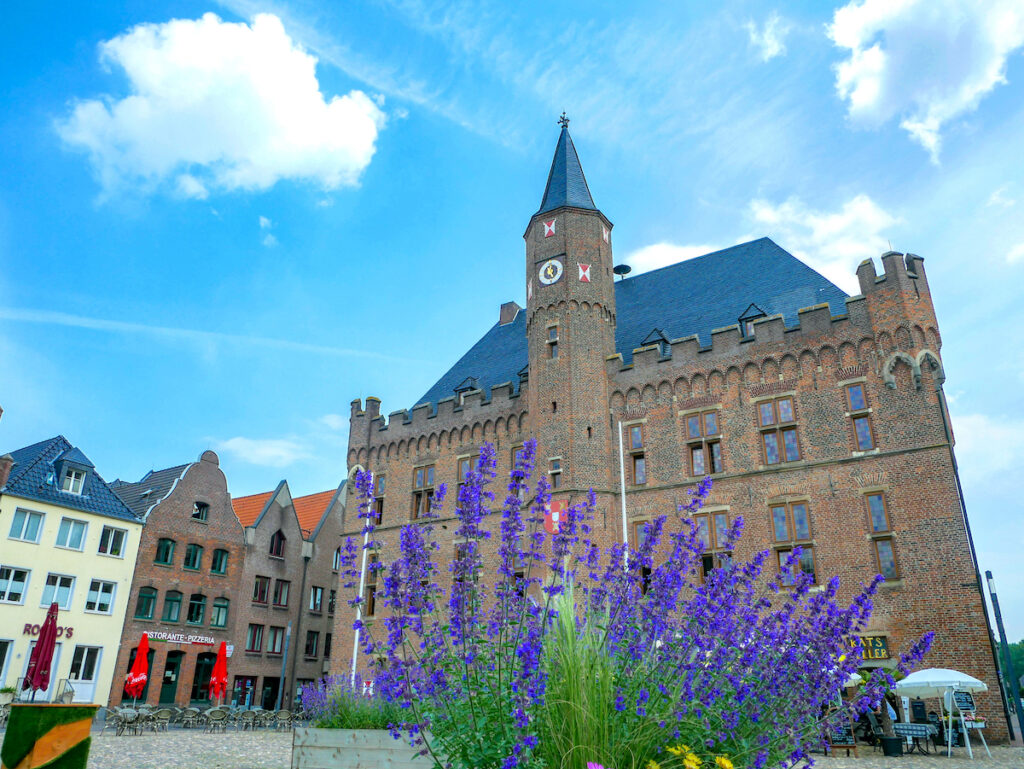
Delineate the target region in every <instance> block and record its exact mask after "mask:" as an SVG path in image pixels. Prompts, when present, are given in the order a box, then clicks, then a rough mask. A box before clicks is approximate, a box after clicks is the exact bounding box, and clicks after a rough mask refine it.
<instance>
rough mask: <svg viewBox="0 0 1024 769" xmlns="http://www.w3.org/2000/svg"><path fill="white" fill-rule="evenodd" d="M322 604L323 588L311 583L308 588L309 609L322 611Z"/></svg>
mask: <svg viewBox="0 0 1024 769" xmlns="http://www.w3.org/2000/svg"><path fill="white" fill-rule="evenodd" d="M323 605H324V589H323V588H322V587H317V586H316V585H313V587H311V588H310V589H309V610H310V611H317V612H318V611H322V610H323Z"/></svg>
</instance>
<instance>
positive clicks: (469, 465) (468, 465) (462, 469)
mask: <svg viewBox="0 0 1024 769" xmlns="http://www.w3.org/2000/svg"><path fill="white" fill-rule="evenodd" d="M473 461H474V457H459V461H458V469H457V470H456V475H457V478H458V491H462V487H463V486H465V485H466V479H467V478H468V477H469V474H470V473H471V472H473ZM457 498H458V497H456V499H457Z"/></svg>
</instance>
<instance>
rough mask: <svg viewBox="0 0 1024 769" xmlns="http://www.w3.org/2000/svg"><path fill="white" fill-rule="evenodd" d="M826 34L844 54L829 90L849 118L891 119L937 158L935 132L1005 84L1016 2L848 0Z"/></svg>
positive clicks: (1017, 28)
mask: <svg viewBox="0 0 1024 769" xmlns="http://www.w3.org/2000/svg"><path fill="white" fill-rule="evenodd" d="M828 35H829V37H830V38H831V39H832V41H833V42H834V43H835V45H836V47H838V48H842V49H846V50H847V51H849V58H847V59H845V60H844V61H842V62H840V63H839V64H838V65H837V66H836V90H837V91H838V92H839V96H840V98H842V99H844V100H846V101H847V102H848V110H849V115H850V117H851V118H854V119H855V120H858V121H861V122H864V123H866V124H869V125H881V124H882V123H884V122H886V121H887V120H889V119H891V118H893V117H899V118H900V126H901V127H902V128H903V129H904V130H906V131H907V132H908V133H909V134H910V135H911V137H912V138H913V139H914V140H915V141H917V142H918V143H919V144H920V145H921V146H922V147H924V148H925V149H926V150H927V151H928V153H929V154H930V155H931V158H932V161H933V162H936V163H937V162H938V156H939V150H940V148H941V144H942V137H941V130H942V128H943V126H945V125H946V124H948V123H949V122H950V121H951V120H954V119H955V118H958V117H960V116H962V115H965V114H967V113H969V112H971V111H973V110H974V109H975V108H976V107H977V106H978V103H979V102H980V101H981V99H982V97H984V96H985V95H986V94H987V93H988V92H990V91H991V90H992V89H993V88H995V87H996V86H997V85H1000V84H1002V83H1005V82H1006V60H1007V58H1008V57H1009V56H1010V55H1011V54H1012V53H1013V52H1014V51H1016V50H1017V49H1018V48H1020V47H1021V46H1024V4H1022V3H1021V2H1020V0H985V2H978V1H977V0H860V2H857V0H853V1H852V2H849V3H847V4H846V5H845V6H843V7H842V8H839V9H838V10H836V12H835V15H834V17H833V20H832V24H830V25H829V26H828Z"/></svg>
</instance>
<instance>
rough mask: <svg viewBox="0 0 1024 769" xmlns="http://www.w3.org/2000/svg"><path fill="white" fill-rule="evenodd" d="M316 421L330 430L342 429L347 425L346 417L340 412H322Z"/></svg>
mask: <svg viewBox="0 0 1024 769" xmlns="http://www.w3.org/2000/svg"><path fill="white" fill-rule="evenodd" d="M318 421H319V422H320V423H321V424H324V425H327V426H328V427H329V428H331V429H332V430H344V429H345V428H346V427H348V419H346V418H345V417H343V416H342V415H341V414H324V415H323V416H322V417H320V419H319V420H318Z"/></svg>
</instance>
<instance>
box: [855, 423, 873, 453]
mask: <svg viewBox="0 0 1024 769" xmlns="http://www.w3.org/2000/svg"><path fill="white" fill-rule="evenodd" d="M853 435H854V438H855V439H856V441H857V451H870V450H871V449H873V448H874V447H875V438H874V436H873V435H872V434H871V418H870V417H867V416H863V417H854V418H853Z"/></svg>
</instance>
